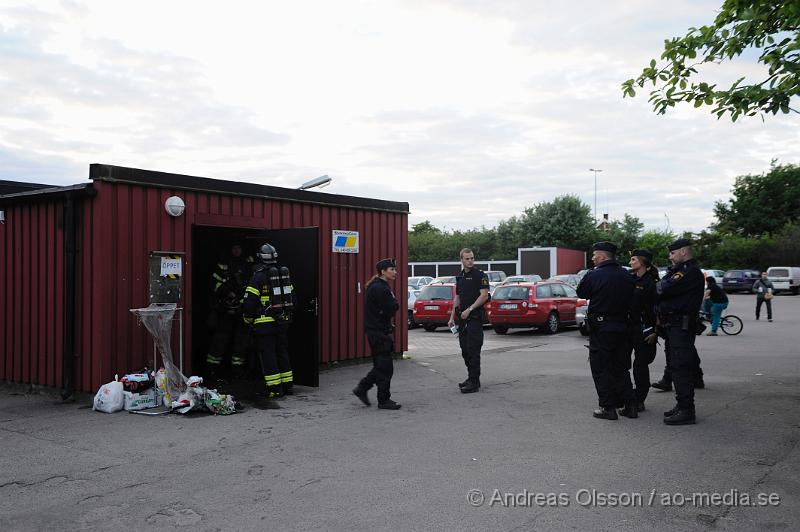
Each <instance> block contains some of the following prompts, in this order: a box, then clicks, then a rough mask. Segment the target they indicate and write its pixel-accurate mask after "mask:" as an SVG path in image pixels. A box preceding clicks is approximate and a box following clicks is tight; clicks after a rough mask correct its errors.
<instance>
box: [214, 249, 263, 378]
mask: <svg viewBox="0 0 800 532" xmlns="http://www.w3.org/2000/svg"><path fill="white" fill-rule="evenodd" d="M252 267H253V257H250V256H247V257H245V256H243V255H242V245H241V244H240V243H238V242H234V243H233V244H232V245H231V251H230V256H229V257H227V258H226V259H225V260H221V261H219V262H218V263H217V265H216V267H215V268H214V273H213V275H212V281H213V288H212V301H213V304H212V307H213V308H212V313H213V315H214V319H213V323H214V327H213V329H214V332H213V334H212V336H211V344H210V346H209V348H208V354H207V355H206V369H207V372H208V375H207V376H208V377H209V378H210V379H212V380H214V379H217V378H218V377H219V376H220V372H221V369H222V365H223V362H224V359H225V355H226V352H227V349H228V345H229V344H230V343H231V339H233V344H232V345H231V369H232V370H233V376H234V377H235V378H242V377H243V376H244V373H245V369H246V368H245V364H246V362H247V356H246V355H247V350H248V347H249V345H250V330H249V328H248V327H247V326H246V324H245V323H244V322H243V321H242V298H243V296H244V288H245V286H246V285H247V281H248V279H249V278H250V273H251V269H252Z"/></svg>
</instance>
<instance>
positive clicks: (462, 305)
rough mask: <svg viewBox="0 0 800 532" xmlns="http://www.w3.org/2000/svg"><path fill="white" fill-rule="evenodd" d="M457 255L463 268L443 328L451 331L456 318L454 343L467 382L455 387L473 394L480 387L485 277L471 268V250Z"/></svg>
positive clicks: (462, 251) (472, 260)
mask: <svg viewBox="0 0 800 532" xmlns="http://www.w3.org/2000/svg"><path fill="white" fill-rule="evenodd" d="M459 256H460V257H461V264H462V266H464V269H462V270H461V274H459V275H458V276H456V297H455V299H454V301H453V310H451V311H450V320H449V321H448V323H447V325H448V326H449V327H450V328H451V329H452V328H453V327H454V326H455V322H456V318H458V322H459V326H458V344H459V346H460V347H461V356H462V357H463V358H464V364H465V365H466V366H467V380H465V381H464V382H462V383H459V385H458V387H459V389H460V390H461V393H475V392H477V391H478V390H479V389H480V387H481V347H483V317H484V315H483V313H484V310H483V305H484V303H486V302H487V301H488V300H489V277H487V275H486V274H485V273H483V272H482V271H481V270H479V269H478V268H475V267H474V264H475V254H474V253H473V252H472V250H471V249H469V248H464V249H462V250H461V252H460V254H459Z"/></svg>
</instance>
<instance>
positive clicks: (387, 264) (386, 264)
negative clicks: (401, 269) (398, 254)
mask: <svg viewBox="0 0 800 532" xmlns="http://www.w3.org/2000/svg"><path fill="white" fill-rule="evenodd" d="M396 267H397V263H395V261H394V259H381V260H379V261H378V262H377V263H375V269H376V270H378V273H381V272H382V271H383V270H388V269H389V268H396Z"/></svg>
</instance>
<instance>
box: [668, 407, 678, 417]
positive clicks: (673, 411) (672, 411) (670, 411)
mask: <svg viewBox="0 0 800 532" xmlns="http://www.w3.org/2000/svg"><path fill="white" fill-rule="evenodd" d="M678 410H680V408H678V407H677V406H674V407H672V408H671V409H670V410H667V411H666V412H664V417H670V416H674V415H675V414H677V413H678Z"/></svg>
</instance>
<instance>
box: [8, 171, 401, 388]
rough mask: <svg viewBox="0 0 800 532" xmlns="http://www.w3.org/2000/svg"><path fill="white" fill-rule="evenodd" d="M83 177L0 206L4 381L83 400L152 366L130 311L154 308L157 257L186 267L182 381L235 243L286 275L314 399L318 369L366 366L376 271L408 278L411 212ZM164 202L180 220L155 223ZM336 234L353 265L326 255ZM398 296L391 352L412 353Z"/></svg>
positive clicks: (136, 175)
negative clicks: (388, 264) (272, 254)
mask: <svg viewBox="0 0 800 532" xmlns="http://www.w3.org/2000/svg"><path fill="white" fill-rule="evenodd" d="M89 177H90V179H91V183H85V184H80V185H74V186H69V187H41V186H40V185H26V184H23V183H11V184H10V185H9V186H7V187H5V188H4V189H3V191H2V192H3V195H0V211H1V212H2V213H3V219H4V220H3V221H2V223H0V268H2V270H3V279H2V282H0V289H1V290H2V295H0V380H6V381H14V382H23V383H31V384H38V385H45V386H52V387H61V386H63V387H64V389H65V393H71V392H72V391H73V390H78V391H84V392H91V391H94V390H96V389H97V388H98V387H99V386H100V385H101V384H103V383H104V382H107V381H109V380H110V379H111V378H113V376H114V374H115V373H125V372H128V371H133V370H136V369H138V368H140V367H142V366H144V365H148V362H149V360H152V353H153V343H152V339H151V338H150V337H149V335H148V334H147V332H146V331H145V329H144V327H142V326H141V325H139V324H138V323H137V320H136V318H135V317H134V316H133V315H132V314H131V313H130V312H129V309H132V308H139V307H146V306H147V305H148V304H149V303H150V302H151V300H150V293H151V287H150V285H151V284H152V283H151V275H152V257H153V256H154V254H156V255H157V254H158V253H161V254H170V255H171V256H174V257H181V258H182V264H183V266H182V273H181V278H180V281H179V282H180V284H181V288H180V290H181V301H180V303H179V304H180V306H182V307H183V308H184V313H185V314H184V316H185V333H184V335H183V336H184V338H183V341H184V352H185V354H186V356H185V360H186V365H185V371H184V373H186V374H191V373H193V371H199V369H200V366H201V365H202V361H203V360H204V359H205V351H204V347H205V345H206V343H207V341H208V338H207V335H208V332H207V328H206V327H205V320H206V317H207V312H208V300H209V293H210V290H209V289H208V287H209V286H210V277H211V272H212V269H213V266H214V264H215V263H216V261H217V260H218V257H219V256H220V255H221V253H222V252H224V251H227V250H228V249H229V247H230V242H231V241H234V240H239V241H244V242H245V249H246V250H247V249H248V248H250V249H255V246H256V244H257V243H261V242H263V241H269V242H270V243H273V244H274V245H275V246H276V248H277V249H278V252H279V256H280V258H281V262H283V263H284V264H286V265H287V266H289V268H290V269H291V271H292V275H293V282H294V285H295V288H296V290H297V294H298V299H299V301H298V307H297V312H296V316H297V319H296V320H295V323H294V324H293V326H292V333H291V340H290V341H291V345H292V348H291V351H292V359H293V366H294V370H295V375H296V380H297V381H298V383H300V384H309V385H312V386H313V385H317V372H318V369H319V366H320V365H324V364H327V363H333V362H337V361H344V360H350V359H357V358H363V357H366V356H369V347H368V346H367V344H366V340H365V337H364V334H363V287H364V284H365V282H366V281H367V280H368V279H369V277H371V276H372V274H373V267H374V264H375V262H376V260H378V259H380V258H383V257H395V258H396V259H397V263H398V264H397V266H398V270H399V271H401V272H402V271H405V268H406V265H407V262H408V256H407V253H408V251H407V250H408V204H407V203H401V202H393V201H383V200H375V199H369V198H360V197H352V196H342V195H336V194H325V193H320V192H312V191H304V190H294V189H286V188H280V187H271V186H263V185H257V184H252V183H240V182H232V181H224V180H217V179H208V178H201V177H191V176H183V175H177V174H168V173H162V172H152V171H147V170H139V169H133V168H123V167H117V166H110V165H100V164H93V165H91V166H90V176H89ZM7 183H10V182H7ZM172 196H178V197H179V198H181V199H182V200H183V202H184V204H185V211H184V212H183V214H182V215H180V216H177V217H173V216H170V215H169V214H168V213H167V211H166V209H165V201H166V200H167V199H168V198H170V197H172ZM334 231H349V232H357V233H358V239H357V240H356V242H357V245H358V252H353V250H354V248H352V247H351V248H348V251H350V252H334V244H335V243H336V242H335V241H334V240H333V239H334ZM350 243H351V244H352V239H351V242H350ZM338 251H342V250H341V249H339V250H338ZM405 282H406V281H405V277H404V276H398V279H397V281H396V283H397V284H396V285H395V287H394V288H395V292H396V293H397V294H400V297H398V299H399V300H400V301H401V310H400V312H399V313H398V319H397V320H396V321H397V325H398V327H397V330H396V332H395V334H396V338H395V345H396V347H397V350H398V351H405V350H407V345H408V331H407V324H406V320H405V319H402V318H401V317H403V316H405V315H406V297H405V293H406V286H405ZM177 335H178V328H177V327H175V328H174V335H173V345H174V346H175V347H176V350H177V345H178V343H177V340H176V338H175V336H177ZM176 356H177V355H176Z"/></svg>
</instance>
